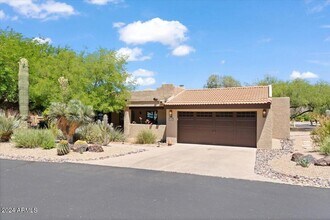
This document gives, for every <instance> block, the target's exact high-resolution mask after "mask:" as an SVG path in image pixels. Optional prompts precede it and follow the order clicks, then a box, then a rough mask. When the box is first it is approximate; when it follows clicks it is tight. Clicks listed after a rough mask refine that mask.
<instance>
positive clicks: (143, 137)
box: [136, 130, 157, 144]
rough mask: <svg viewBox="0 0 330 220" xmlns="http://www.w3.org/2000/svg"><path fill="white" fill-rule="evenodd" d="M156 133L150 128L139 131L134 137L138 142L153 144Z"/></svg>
mask: <svg viewBox="0 0 330 220" xmlns="http://www.w3.org/2000/svg"><path fill="white" fill-rule="evenodd" d="M156 138H157V137H156V135H155V134H154V133H153V132H152V131H151V130H143V131H141V132H140V133H139V134H138V135H137V138H136V143H138V144H154V143H156Z"/></svg>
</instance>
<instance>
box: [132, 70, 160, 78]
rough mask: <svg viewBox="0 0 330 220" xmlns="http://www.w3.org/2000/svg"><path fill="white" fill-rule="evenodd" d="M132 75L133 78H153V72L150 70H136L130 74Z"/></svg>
mask: <svg viewBox="0 0 330 220" xmlns="http://www.w3.org/2000/svg"><path fill="white" fill-rule="evenodd" d="M132 75H133V76H135V77H137V76H143V77H150V76H154V75H155V73H154V72H153V71H150V70H145V69H137V70H135V71H133V72H132Z"/></svg>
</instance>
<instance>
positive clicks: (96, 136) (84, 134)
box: [75, 123, 102, 144]
mask: <svg viewBox="0 0 330 220" xmlns="http://www.w3.org/2000/svg"><path fill="white" fill-rule="evenodd" d="M75 135H76V136H77V137H78V139H79V140H83V141H86V142H87V143H90V144H95V143H102V135H101V130H100V127H99V125H98V124H96V123H89V124H87V125H83V126H81V127H80V128H78V129H77V133H76V134H75Z"/></svg>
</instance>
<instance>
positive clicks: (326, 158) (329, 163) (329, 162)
mask: <svg viewBox="0 0 330 220" xmlns="http://www.w3.org/2000/svg"><path fill="white" fill-rule="evenodd" d="M323 159H324V160H325V161H327V164H328V166H330V156H326V157H324V158H323Z"/></svg>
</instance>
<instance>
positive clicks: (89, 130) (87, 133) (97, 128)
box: [75, 118, 125, 146]
mask: <svg viewBox="0 0 330 220" xmlns="http://www.w3.org/2000/svg"><path fill="white" fill-rule="evenodd" d="M75 136H77V140H78V139H79V140H84V141H87V142H88V143H89V144H103V145H105V146H106V145H108V144H109V143H110V142H112V141H124V140H125V135H124V133H123V132H122V130H120V129H114V128H113V126H112V124H108V122H107V119H106V118H104V119H103V121H102V122H98V123H89V124H87V125H84V126H81V127H80V128H78V129H77V132H76V134H75Z"/></svg>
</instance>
